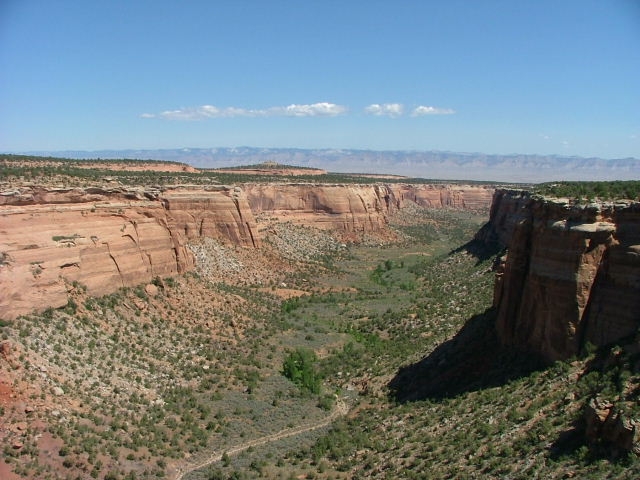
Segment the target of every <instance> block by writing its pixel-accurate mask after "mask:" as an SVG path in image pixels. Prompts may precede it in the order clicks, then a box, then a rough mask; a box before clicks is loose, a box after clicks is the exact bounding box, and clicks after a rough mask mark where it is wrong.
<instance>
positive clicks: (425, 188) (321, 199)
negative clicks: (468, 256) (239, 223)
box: [243, 184, 494, 233]
mask: <svg viewBox="0 0 640 480" xmlns="http://www.w3.org/2000/svg"><path fill="white" fill-rule="evenodd" d="M243 190H244V191H245V194H246V196H247V199H248V201H249V205H250V207H251V210H252V211H253V213H254V214H255V215H259V214H263V213H268V214H271V215H273V216H275V217H278V218H279V219H280V220H283V221H291V222H293V223H297V224H303V225H312V226H314V227H317V228H325V229H331V230H338V231H342V232H344V233H357V232H361V233H368V232H375V231H379V230H380V229H381V228H383V227H384V226H385V225H386V224H387V219H388V217H389V216H391V215H393V214H394V213H395V212H396V211H398V210H399V209H401V208H403V207H405V206H406V205H407V204H408V203H409V202H412V203H416V204H418V205H420V206H423V207H427V208H459V209H469V210H478V211H482V210H484V211H486V210H488V208H489V206H490V205H491V200H492V196H493V192H494V188H493V187H490V186H468V185H409V184H376V185H315V184H252V185H244V186H243Z"/></svg>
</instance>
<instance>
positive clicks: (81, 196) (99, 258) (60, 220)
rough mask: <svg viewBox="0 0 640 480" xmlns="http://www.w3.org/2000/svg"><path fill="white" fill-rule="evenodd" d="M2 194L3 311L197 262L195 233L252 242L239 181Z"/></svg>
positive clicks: (57, 301)
mask: <svg viewBox="0 0 640 480" xmlns="http://www.w3.org/2000/svg"><path fill="white" fill-rule="evenodd" d="M0 198H1V200H0V317H1V318H15V317H16V316H18V315H20V314H23V313H27V312H30V311H31V310H33V309H34V308H35V309H44V308H46V307H59V306H63V305H65V304H66V303H67V301H68V291H69V289H70V288H72V287H71V285H73V283H74V282H77V283H79V284H82V285H84V286H86V287H87V290H88V292H89V293H90V294H93V295H104V294H106V293H110V292H113V291H115V290H116V289H118V288H120V287H124V286H133V285H137V284H140V283H143V282H149V281H151V280H152V279H153V278H154V277H156V276H159V277H166V276H171V275H176V274H180V273H184V272H186V271H189V270H191V269H192V268H193V257H192V255H191V253H190V252H189V251H188V250H187V248H186V242H187V241H188V240H191V239H194V238H196V237H199V236H208V237H212V238H218V239H220V240H226V241H228V242H232V243H234V244H237V245H244V246H258V245H259V238H255V237H254V232H255V231H257V228H256V226H255V221H254V218H253V215H252V214H251V211H250V210H249V208H248V204H247V203H246V199H245V198H244V197H243V196H242V194H241V191H239V190H237V189H233V188H226V187H220V188H216V189H213V190H208V191H205V190H201V189H175V190H169V191H165V192H162V193H160V192H159V191H154V190H141V189H134V190H125V189H122V188H115V189H111V190H102V189H95V188H94V189H87V190H83V189H71V190H69V189H58V190H45V189H24V190H22V191H17V192H10V193H5V194H3V195H2V196H1V197H0Z"/></svg>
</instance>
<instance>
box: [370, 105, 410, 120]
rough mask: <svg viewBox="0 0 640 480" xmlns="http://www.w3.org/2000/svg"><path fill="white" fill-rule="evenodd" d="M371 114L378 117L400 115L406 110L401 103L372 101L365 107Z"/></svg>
mask: <svg viewBox="0 0 640 480" xmlns="http://www.w3.org/2000/svg"><path fill="white" fill-rule="evenodd" d="M364 111H365V112H366V113H368V114H369V115H376V116H378V117H381V116H387V117H399V116H400V115H402V114H403V112H404V107H403V106H402V104H401V103H383V104H382V105H381V104H379V103H372V104H371V105H369V106H368V107H366V108H365V109H364Z"/></svg>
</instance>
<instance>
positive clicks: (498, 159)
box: [25, 147, 640, 183]
mask: <svg viewBox="0 0 640 480" xmlns="http://www.w3.org/2000/svg"><path fill="white" fill-rule="evenodd" d="M25 153H28V154H31V155H50V156H56V157H66V158H76V159H95V158H102V159H121V158H130V159H145V160H146V159H149V160H165V161H175V162H184V163H188V164H190V165H192V166H194V167H197V168H220V167H230V166H238V165H248V164H256V163H262V162H265V161H275V162H278V163H281V164H286V165H298V166H301V167H313V168H322V169H325V170H328V171H331V172H340V173H349V172H351V173H387V174H397V175H405V176H409V177H421V178H433V179H455V180H491V181H500V182H523V183H538V182H546V181H556V180H638V179H640V160H639V159H637V158H621V159H615V160H605V159H601V158H584V157H564V156H558V155H519V154H514V155H486V154H482V153H456V152H440V151H375V150H334V149H319V150H312V149H298V148H255V147H236V148H181V149H161V150H100V151H48V152H42V151H40V152H25Z"/></svg>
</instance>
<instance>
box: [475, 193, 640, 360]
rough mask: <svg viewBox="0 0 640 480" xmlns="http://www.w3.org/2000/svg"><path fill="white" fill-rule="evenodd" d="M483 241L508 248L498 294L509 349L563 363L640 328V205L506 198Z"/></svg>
mask: <svg viewBox="0 0 640 480" xmlns="http://www.w3.org/2000/svg"><path fill="white" fill-rule="evenodd" d="M478 238H479V239H481V240H484V241H487V242H497V243H498V244H500V245H502V246H504V247H506V248H507V253H506V255H505V256H504V257H503V258H502V261H501V264H500V266H499V267H498V272H497V275H496V283H495V293H494V306H495V307H496V308H497V310H498V318H497V322H496V327H497V330H498V333H499V335H500V337H501V339H502V341H503V342H504V343H505V344H509V345H517V346H522V347H525V348H528V349H530V350H532V351H534V352H536V353H538V354H541V355H543V356H544V357H545V358H547V359H549V360H556V359H563V358H567V357H570V356H571V355H574V354H576V353H578V352H579V351H580V349H581V347H582V346H583V345H584V344H585V343H586V342H591V343H593V344H595V345H606V344H609V343H611V342H615V341H617V340H619V339H621V338H623V337H625V336H627V335H631V334H633V333H635V332H636V330H637V328H638V327H639V326H640V203H637V202H619V203H599V204H589V205H570V204H569V202H568V201H567V200H562V199H544V198H541V197H534V196H530V195H529V194H526V193H523V192H515V191H506V190H499V191H497V192H496V193H495V196H494V200H493V205H492V208H491V218H490V221H489V223H488V224H487V225H486V226H485V227H484V228H483V229H482V230H481V232H479V234H478Z"/></svg>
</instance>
